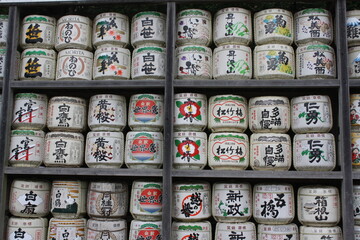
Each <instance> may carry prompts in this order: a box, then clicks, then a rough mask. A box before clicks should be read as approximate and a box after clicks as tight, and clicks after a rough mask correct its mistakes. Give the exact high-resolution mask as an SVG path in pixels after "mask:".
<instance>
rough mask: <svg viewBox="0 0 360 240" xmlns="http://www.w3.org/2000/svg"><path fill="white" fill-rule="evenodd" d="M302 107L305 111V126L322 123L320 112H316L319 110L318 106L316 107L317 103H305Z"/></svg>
mask: <svg viewBox="0 0 360 240" xmlns="http://www.w3.org/2000/svg"><path fill="white" fill-rule="evenodd" d="M304 107H305V109H306V112H305V115H306V117H305V119H306V124H307V125H310V124H311V123H312V124H316V123H317V122H318V120H319V121H321V122H324V121H323V120H322V119H321V117H320V116H319V115H320V112H318V109H319V108H320V106H319V105H318V103H316V102H306V103H304Z"/></svg>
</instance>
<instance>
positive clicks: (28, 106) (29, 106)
mask: <svg viewBox="0 0 360 240" xmlns="http://www.w3.org/2000/svg"><path fill="white" fill-rule="evenodd" d="M35 104H36V102H35V101H33V100H31V99H29V100H28V101H27V102H25V103H24V105H23V106H22V107H20V108H19V110H16V111H15V115H16V118H15V119H14V122H16V121H18V122H30V123H31V122H32V120H33V118H34V117H35V116H36V114H34V113H35V112H36V111H37V110H38V107H33V106H34V105H35Z"/></svg>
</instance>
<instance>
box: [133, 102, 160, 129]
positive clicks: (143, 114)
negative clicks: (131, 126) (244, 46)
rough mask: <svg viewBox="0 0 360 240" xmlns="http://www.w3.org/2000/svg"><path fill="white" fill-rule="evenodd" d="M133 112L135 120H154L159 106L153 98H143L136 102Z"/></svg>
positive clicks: (144, 121)
mask: <svg viewBox="0 0 360 240" xmlns="http://www.w3.org/2000/svg"><path fill="white" fill-rule="evenodd" d="M133 112H134V115H135V121H139V122H143V123H147V122H151V121H155V119H156V116H157V114H159V107H158V106H157V105H156V102H155V101H154V100H151V99H148V98H144V99H140V100H138V101H137V102H136V104H135V107H134V109H133Z"/></svg>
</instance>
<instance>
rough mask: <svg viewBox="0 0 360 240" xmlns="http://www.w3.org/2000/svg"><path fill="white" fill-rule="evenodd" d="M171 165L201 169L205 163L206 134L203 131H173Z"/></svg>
mask: <svg viewBox="0 0 360 240" xmlns="http://www.w3.org/2000/svg"><path fill="white" fill-rule="evenodd" d="M174 144H175V146H174V149H175V151H174V158H173V159H174V160H173V167H174V168H177V169H199V170H201V169H203V168H204V167H205V166H206V164H207V135H206V133H205V132H174Z"/></svg>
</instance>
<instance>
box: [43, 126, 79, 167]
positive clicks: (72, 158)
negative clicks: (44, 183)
mask: <svg viewBox="0 0 360 240" xmlns="http://www.w3.org/2000/svg"><path fill="white" fill-rule="evenodd" d="M83 164H84V136H83V135H82V134H81V133H71V132H68V133H67V132H48V133H47V134H46V136H45V157H44V165H45V166H46V167H81V166H82V165H83Z"/></svg>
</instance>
